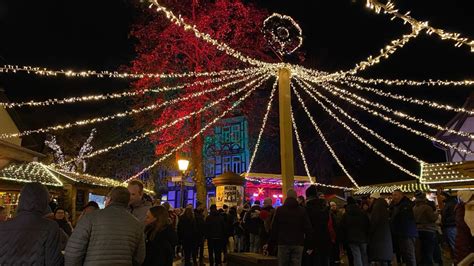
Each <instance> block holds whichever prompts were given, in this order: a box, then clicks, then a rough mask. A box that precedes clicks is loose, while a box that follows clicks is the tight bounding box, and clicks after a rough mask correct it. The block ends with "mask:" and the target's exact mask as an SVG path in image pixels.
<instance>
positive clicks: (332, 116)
mask: <svg viewBox="0 0 474 266" xmlns="http://www.w3.org/2000/svg"><path fill="white" fill-rule="evenodd" d="M301 88H303V90H304V91H305V92H306V93H307V94H308V95H309V96H310V97H311V98H313V100H314V101H315V102H317V103H318V104H319V105H320V106H321V107H322V108H323V109H324V111H326V112H327V113H328V114H329V115H330V116H331V118H333V119H334V120H336V121H337V122H338V123H339V124H340V125H341V126H342V127H344V129H346V130H347V131H348V132H349V133H350V134H351V135H352V136H354V137H355V138H356V139H357V140H358V141H360V142H361V143H362V144H364V145H365V146H366V147H367V148H369V149H370V150H372V151H373V152H375V154H377V155H378V156H380V157H381V158H382V159H384V160H385V161H387V162H388V163H390V164H391V165H393V166H395V167H396V168H398V169H399V170H400V171H402V172H404V173H406V174H407V175H409V176H412V177H414V178H419V177H418V175H416V174H414V173H412V172H410V171H409V170H407V169H406V168H404V167H402V166H401V165H399V164H397V163H396V162H394V161H393V160H392V159H390V158H389V157H388V156H386V155H385V154H383V153H382V152H380V151H379V150H378V149H377V148H375V147H374V146H372V145H371V144H370V143H368V142H367V141H366V140H364V139H363V138H362V137H361V136H359V134H357V133H356V132H354V130H352V128H350V127H349V126H348V125H347V124H346V123H345V122H344V121H342V120H341V119H340V118H339V117H338V116H336V115H335V114H334V113H333V112H332V111H331V110H330V109H329V108H327V107H326V105H324V104H323V103H322V102H321V101H320V100H319V99H318V98H316V97H315V96H314V95H313V94H312V93H311V92H310V91H309V90H308V89H306V87H304V86H301ZM293 90H294V91H296V89H295V88H294V87H293ZM312 91H313V92H314V89H313V90H312Z"/></svg>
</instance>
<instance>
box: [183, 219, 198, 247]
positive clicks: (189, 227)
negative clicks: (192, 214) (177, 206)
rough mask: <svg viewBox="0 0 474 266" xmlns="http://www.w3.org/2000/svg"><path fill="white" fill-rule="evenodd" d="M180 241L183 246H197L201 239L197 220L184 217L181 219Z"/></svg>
mask: <svg viewBox="0 0 474 266" xmlns="http://www.w3.org/2000/svg"><path fill="white" fill-rule="evenodd" d="M178 239H179V242H180V243H183V244H196V243H197V242H198V239H199V233H198V227H197V223H196V219H194V218H193V219H189V218H186V217H184V216H181V217H180V218H179V222H178Z"/></svg>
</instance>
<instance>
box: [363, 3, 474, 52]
mask: <svg viewBox="0 0 474 266" xmlns="http://www.w3.org/2000/svg"><path fill="white" fill-rule="evenodd" d="M367 7H368V8H370V9H372V10H374V11H375V12H376V13H380V12H381V11H383V12H384V13H386V14H389V15H391V16H392V19H393V18H398V19H400V20H402V21H403V22H404V23H408V24H410V25H411V26H412V27H416V28H419V29H422V30H425V31H426V33H427V34H428V35H431V34H435V35H438V36H439V37H440V38H441V39H442V40H452V41H454V46H455V47H461V46H463V45H465V46H468V47H469V48H470V50H471V52H474V41H473V40H470V39H468V38H466V37H461V34H460V33H454V32H447V31H445V30H442V29H438V28H434V27H432V26H430V25H429V23H428V21H418V20H416V19H414V18H413V17H411V16H409V15H410V13H411V12H410V11H408V12H406V13H405V14H402V13H400V12H398V9H397V8H396V7H395V4H394V3H393V2H392V1H388V2H387V3H386V4H382V3H380V2H379V1H378V0H367Z"/></svg>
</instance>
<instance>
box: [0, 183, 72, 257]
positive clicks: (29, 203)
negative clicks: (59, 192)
mask: <svg viewBox="0 0 474 266" xmlns="http://www.w3.org/2000/svg"><path fill="white" fill-rule="evenodd" d="M48 200H49V193H48V190H47V189H46V187H45V186H43V185H42V184H40V183H29V184H26V185H25V186H23V188H22V189H21V192H20V202H19V203H18V209H17V215H16V217H14V218H12V219H10V220H8V221H5V222H1V223H0V265H45V266H56V265H62V264H63V256H62V254H61V249H60V232H59V226H58V224H57V223H56V222H55V221H52V220H49V219H47V218H44V217H43V216H44V215H45V214H47V210H50V208H49V207H48Z"/></svg>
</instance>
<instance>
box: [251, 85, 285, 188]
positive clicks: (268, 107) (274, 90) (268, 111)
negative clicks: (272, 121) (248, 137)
mask: <svg viewBox="0 0 474 266" xmlns="http://www.w3.org/2000/svg"><path fill="white" fill-rule="evenodd" d="M277 85H278V79H275V82H274V83H273V88H272V91H271V92H270V97H269V100H268V103H267V109H266V111H265V114H264V116H263V120H262V125H261V126H260V130H259V132H258V137H257V142H255V148H254V149H253V153H252V157H251V158H250V162H249V166H248V167H247V172H246V173H245V179H247V180H250V181H257V180H252V179H251V178H250V177H249V173H250V171H251V170H252V166H253V162H254V160H255V157H256V155H257V152H258V148H259V147H260V141H261V140H262V136H263V131H265V126H266V125H267V120H268V115H269V114H270V110H271V109H272V103H273V98H274V96H275V93H276V89H277Z"/></svg>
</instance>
